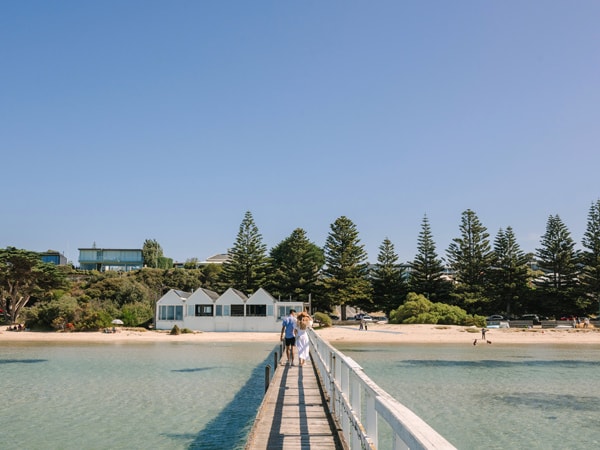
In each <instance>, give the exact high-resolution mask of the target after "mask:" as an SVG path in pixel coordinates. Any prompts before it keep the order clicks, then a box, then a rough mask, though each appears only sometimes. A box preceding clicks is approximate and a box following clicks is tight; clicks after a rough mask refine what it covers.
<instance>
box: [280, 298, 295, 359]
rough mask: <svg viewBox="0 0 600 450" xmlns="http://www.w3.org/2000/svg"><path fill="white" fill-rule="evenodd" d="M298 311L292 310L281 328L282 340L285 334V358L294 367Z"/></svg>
mask: <svg viewBox="0 0 600 450" xmlns="http://www.w3.org/2000/svg"><path fill="white" fill-rule="evenodd" d="M295 330H296V310H294V309H290V314H289V315H288V316H287V317H286V318H285V319H283V321H282V326H281V338H280V339H281V340H282V341H283V337H284V333H285V356H287V363H288V364H290V362H291V363H292V366H293V365H294V347H295V346H296V333H295Z"/></svg>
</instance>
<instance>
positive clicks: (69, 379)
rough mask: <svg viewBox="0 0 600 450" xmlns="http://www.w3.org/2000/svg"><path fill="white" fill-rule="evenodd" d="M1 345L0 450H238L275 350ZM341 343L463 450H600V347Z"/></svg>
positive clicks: (202, 346)
mask: <svg viewBox="0 0 600 450" xmlns="http://www.w3.org/2000/svg"><path fill="white" fill-rule="evenodd" d="M5 344H6V343H3V345H2V346H1V347H0V375H1V380H2V388H1V389H0V403H1V405H2V408H1V409H0V424H2V426H0V447H1V448H3V449H28V450H36V449H65V450H68V449H145V448H155V449H207V450H212V449H214V450H217V449H218V450H228V449H241V448H243V446H244V444H245V441H246V437H247V434H248V432H249V430H250V428H251V426H252V423H253V420H254V417H255V415H256V412H257V409H258V406H259V405H260V402H261V400H262V396H263V390H264V366H265V365H266V364H270V363H271V362H272V355H271V353H272V351H273V350H274V346H273V345H272V344H266V343H227V344H223V343H213V344H198V343H153V344H147V343H143V344H142V343H135V344H131V343H129V344H114V345H110V344H109V345H107V344H87V345H58V344H44V345H40V344H23V343H20V344H16V345H12V344H11V345H9V346H7V345H5ZM339 348H340V350H342V351H343V352H344V353H346V354H347V355H348V356H351V357H352V358H354V359H355V360H356V361H357V362H359V363H360V364H361V365H362V367H363V368H364V369H365V371H366V372H367V374H368V375H369V376H370V377H371V378H372V379H373V380H374V381H375V382H376V383H378V384H379V385H380V386H381V387H382V388H384V389H386V390H387V391H388V392H389V393H390V394H392V395H393V396H394V397H396V398H397V399H398V400H399V401H401V402H402V403H403V404H404V405H406V406H408V407H409V408H411V409H412V410H413V411H414V412H415V413H416V414H418V415H419V416H420V417H422V418H423V419H424V420H425V421H426V422H427V423H429V424H430V425H431V426H432V427H433V428H434V429H436V430H437V431H438V432H439V433H441V434H442V435H443V436H444V437H445V438H446V439H448V440H449V441H450V442H452V443H453V444H454V445H455V446H456V447H457V448H460V449H479V448H486V449H508V448H510V449H513V448H528V449H566V448H568V449H579V448H581V449H589V448H599V447H600V431H599V430H600V345H598V346H582V347H573V346H540V345H535V346H500V345H496V344H493V345H478V346H476V347H474V346H472V345H460V346H457V345H437V344H436V345H401V346H398V345H395V346H390V345H368V346H367V345H364V346H345V347H344V346H340V347H339ZM382 429H383V430H385V427H382ZM381 442H382V443H385V438H382V440H381Z"/></svg>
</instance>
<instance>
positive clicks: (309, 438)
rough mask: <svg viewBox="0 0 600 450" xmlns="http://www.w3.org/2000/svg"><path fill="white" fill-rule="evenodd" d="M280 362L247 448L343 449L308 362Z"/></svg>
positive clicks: (266, 449) (274, 449)
mask: <svg viewBox="0 0 600 450" xmlns="http://www.w3.org/2000/svg"><path fill="white" fill-rule="evenodd" d="M284 359H285V357H284ZM282 362H283V359H282V360H281V361H280V365H279V367H277V368H276V370H275V373H274V374H273V378H272V380H271V382H270V384H269V388H268V390H267V393H266V394H265V398H264V400H263V402H262V405H261V407H260V410H259V412H258V415H257V417H256V420H255V422H254V426H253V428H252V430H251V432H250V435H249V437H248V443H247V444H246V450H295V449H301V450H305V449H306V450H308V449H318V450H328V449H335V450H342V449H344V448H345V446H344V445H343V444H342V437H341V434H340V433H339V431H338V429H337V427H336V425H335V422H334V420H333V418H332V417H331V415H330V414H329V409H328V406H327V403H326V400H325V397H324V394H323V390H322V389H321V387H320V386H319V379H318V377H317V374H316V373H315V369H314V367H313V365H312V364H311V362H310V361H307V362H306V363H305V364H304V365H303V366H298V365H294V366H288V365H281V363H282ZM296 362H297V360H296Z"/></svg>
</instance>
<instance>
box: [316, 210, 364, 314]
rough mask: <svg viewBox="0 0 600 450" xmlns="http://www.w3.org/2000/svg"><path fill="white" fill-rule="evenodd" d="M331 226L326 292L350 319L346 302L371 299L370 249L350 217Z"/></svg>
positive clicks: (332, 303) (331, 300) (330, 302)
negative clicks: (368, 250)
mask: <svg viewBox="0 0 600 450" xmlns="http://www.w3.org/2000/svg"><path fill="white" fill-rule="evenodd" d="M330 228H331V231H330V232H329V235H328V236H327V240H326V241H325V267H324V269H323V280H322V281H323V287H324V295H325V298H326V300H327V303H328V304H329V307H330V308H331V307H334V306H337V305H339V306H341V318H342V320H346V305H351V306H357V305H364V304H365V303H367V302H369V301H370V300H371V283H370V282H369V280H368V279H367V276H368V263H367V252H366V251H365V249H364V246H363V245H362V244H360V239H359V238H358V231H357V229H356V225H354V223H353V222H352V221H351V220H350V219H348V218H347V217H345V216H342V217H340V218H338V219H336V221H335V222H334V223H333V224H331V227H330Z"/></svg>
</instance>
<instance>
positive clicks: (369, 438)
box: [308, 329, 455, 450]
mask: <svg viewBox="0 0 600 450" xmlns="http://www.w3.org/2000/svg"><path fill="white" fill-rule="evenodd" d="M308 336H309V341H310V347H311V356H312V359H313V364H314V365H315V366H316V368H317V370H318V372H319V375H320V377H321V382H322V383H323V384H324V386H323V387H324V389H325V392H326V393H327V396H328V399H329V410H330V412H331V413H332V415H333V416H334V418H335V419H336V420H337V422H338V424H339V425H340V427H341V429H342V433H343V435H344V439H345V441H346V443H347V444H348V446H349V447H350V450H356V449H364V450H377V449H378V448H379V447H378V421H379V420H384V421H385V422H387V424H388V425H389V427H390V428H391V430H392V434H393V436H392V447H391V448H392V449H393V450H400V449H408V448H410V449H411V450H413V449H415V450H441V449H444V450H450V449H455V447H454V446H453V445H452V444H450V443H449V442H448V441H447V440H446V439H444V438H443V437H442V436H441V435H440V434H439V433H437V432H436V431H435V430H434V429H433V428H431V427H430V426H429V425H428V424H427V423H425V422H424V421H423V420H422V419H421V418H420V417H419V416H417V415H416V414H415V413H414V412H412V411H411V410H410V409H408V408H407V407H406V406H404V405H402V404H401V403H400V402H398V401H397V400H396V399H394V398H393V397H392V396H391V395H390V394H388V393H387V392H386V391H384V390H383V389H382V388H380V387H379V386H378V385H377V384H375V382H373V380H371V379H370V378H369V377H368V376H367V375H366V374H365V373H364V371H363V369H362V367H360V365H359V364H358V363H356V361H354V360H353V359H352V358H350V357H348V356H346V355H344V354H343V353H342V352H340V351H338V350H336V349H335V348H333V347H332V346H331V345H330V344H329V343H328V342H327V341H325V340H324V339H322V338H321V337H320V336H319V335H318V334H317V333H316V332H315V331H314V330H312V329H310V330H309V332H308Z"/></svg>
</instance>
